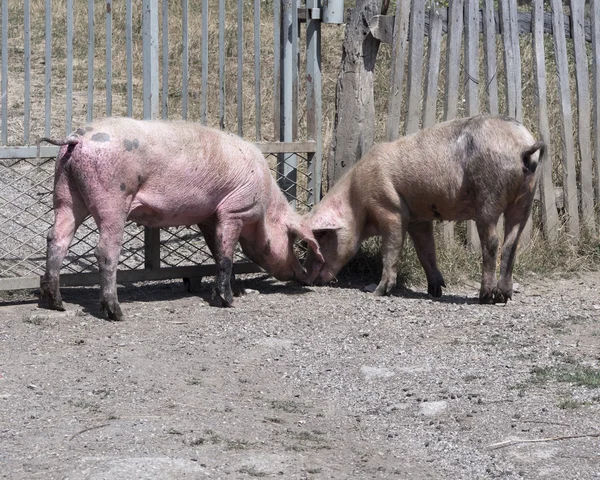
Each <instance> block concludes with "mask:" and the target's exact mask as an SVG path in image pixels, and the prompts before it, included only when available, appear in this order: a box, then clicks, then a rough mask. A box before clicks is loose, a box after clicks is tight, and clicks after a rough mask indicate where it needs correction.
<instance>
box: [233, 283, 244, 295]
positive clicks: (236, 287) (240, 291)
mask: <svg viewBox="0 0 600 480" xmlns="http://www.w3.org/2000/svg"><path fill="white" fill-rule="evenodd" d="M231 289H232V290H233V296H234V297H243V296H244V295H246V289H245V288H244V287H240V286H239V285H232V286H231Z"/></svg>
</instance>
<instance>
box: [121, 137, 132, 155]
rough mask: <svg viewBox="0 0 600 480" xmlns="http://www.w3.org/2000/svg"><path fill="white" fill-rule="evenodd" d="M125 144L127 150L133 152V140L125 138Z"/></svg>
mask: <svg viewBox="0 0 600 480" xmlns="http://www.w3.org/2000/svg"><path fill="white" fill-rule="evenodd" d="M123 145H124V146H125V150H127V151H128V152H131V151H132V150H133V142H132V141H131V140H129V139H127V138H126V139H125V140H123Z"/></svg>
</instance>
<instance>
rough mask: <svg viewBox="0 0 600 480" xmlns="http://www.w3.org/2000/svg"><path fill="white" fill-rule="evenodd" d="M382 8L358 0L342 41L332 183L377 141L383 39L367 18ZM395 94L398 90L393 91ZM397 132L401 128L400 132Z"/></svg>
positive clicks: (377, 1)
mask: <svg viewBox="0 0 600 480" xmlns="http://www.w3.org/2000/svg"><path fill="white" fill-rule="evenodd" d="M380 8H381V2H380V0H358V1H357V2H356V8H354V9H351V10H350V11H349V15H348V21H347V23H346V33H345V36H344V42H343V44H342V51H343V53H342V64H341V69H340V74H339V76H338V80H337V83H336V97H335V109H336V110H335V111H336V116H335V125H334V136H333V139H332V147H331V153H332V154H331V156H330V160H329V162H327V176H328V180H329V187H331V186H332V185H333V184H334V183H335V182H336V180H338V179H339V178H340V177H341V176H342V175H343V174H344V173H345V172H346V171H347V170H349V169H350V168H351V167H352V165H354V163H355V162H356V161H357V160H358V159H359V158H360V157H362V155H363V154H364V153H365V152H366V151H367V150H368V149H369V148H370V147H371V146H372V145H373V142H374V141H375V97H374V89H373V84H374V70H375V61H376V58H377V52H378V51H379V45H380V42H379V41H378V40H375V38H373V37H372V36H371V35H370V33H369V30H368V25H367V19H368V18H371V17H372V16H373V15H374V14H375V13H379V12H377V11H378V10H379V9H380ZM391 96H392V97H394V93H393V92H392V93H391ZM396 135H397V132H396Z"/></svg>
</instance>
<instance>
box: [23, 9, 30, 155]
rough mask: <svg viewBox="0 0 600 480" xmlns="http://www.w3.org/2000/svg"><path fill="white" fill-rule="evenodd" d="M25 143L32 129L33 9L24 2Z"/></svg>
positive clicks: (27, 141)
mask: <svg viewBox="0 0 600 480" xmlns="http://www.w3.org/2000/svg"><path fill="white" fill-rule="evenodd" d="M23 10H24V11H23V63H24V65H23V142H24V143H25V144H28V143H29V130H30V128H31V125H30V122H31V31H30V27H31V8H30V2H29V0H25V1H24V2H23Z"/></svg>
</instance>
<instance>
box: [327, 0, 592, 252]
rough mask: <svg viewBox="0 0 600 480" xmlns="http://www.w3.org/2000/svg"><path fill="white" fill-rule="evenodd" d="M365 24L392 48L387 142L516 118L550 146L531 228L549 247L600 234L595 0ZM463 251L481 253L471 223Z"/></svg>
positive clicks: (423, 9) (461, 2)
mask: <svg viewBox="0 0 600 480" xmlns="http://www.w3.org/2000/svg"><path fill="white" fill-rule="evenodd" d="M362 3H365V2H362ZM436 3H437V4H438V6H436V5H435V4H436ZM445 3H447V6H439V4H445ZM564 3H567V2H564ZM359 4H361V2H360V1H359V2H357V8H359ZM367 20H368V24H369V31H370V33H371V35H372V36H373V37H374V39H375V40H379V41H381V42H382V43H388V44H391V46H392V62H391V78H390V89H389V92H385V94H386V95H389V97H388V112H387V113H388V116H387V123H386V133H385V136H386V138H387V139H389V140H391V139H394V138H396V137H397V136H398V135H401V134H410V133H412V132H415V131H416V130H418V129H419V128H424V127H427V126H430V125H432V124H434V123H436V122H439V121H443V120H450V119H452V118H455V117H457V116H470V115H475V114H477V113H483V112H490V113H504V114H507V115H509V116H511V117H514V118H516V119H517V120H519V121H522V122H523V123H524V124H525V125H526V126H527V127H528V128H530V129H531V130H532V132H533V133H534V135H537V136H538V137H539V138H541V139H543V140H544V141H545V142H546V144H547V145H548V150H547V159H546V161H545V162H544V167H543V171H542V178H541V181H540V195H539V203H537V202H536V205H537V206H539V209H538V208H537V207H536V211H537V212H538V214H536V216H535V222H534V224H535V227H536V228H540V229H541V230H542V232H543V234H544V236H545V237H546V238H548V239H549V240H551V241H555V240H556V239H557V238H558V236H559V234H563V233H564V234H567V235H569V236H570V238H571V239H572V240H573V241H574V242H576V241H577V240H578V239H579V238H580V235H581V234H582V233H583V231H589V232H596V231H597V228H598V225H599V223H600V222H599V218H598V211H599V208H598V205H600V127H599V123H598V122H599V121H600V101H599V96H600V59H599V55H600V0H590V1H589V3H586V2H584V1H583V0H570V2H569V4H568V5H564V4H563V1H562V0H546V1H544V0H532V1H531V2H530V4H529V5H527V6H521V7H517V0H481V1H480V0H449V1H448V2H439V1H438V2H435V1H428V0H426V1H424V0H397V5H396V12H395V15H374V16H368V17H367ZM361 40H362V39H361ZM376 93H377V92H376ZM571 98H574V99H575V101H574V103H572V102H571ZM334 162H335V159H334ZM553 166H554V168H553ZM330 172H331V169H330ZM531 224H532V222H530V225H529V227H528V230H527V231H526V232H525V238H528V237H530V236H531ZM444 236H445V238H446V239H447V240H450V241H451V240H452V239H453V238H454V232H453V224H447V225H446V224H445V225H444ZM467 242H468V244H470V245H471V246H476V245H478V238H477V234H476V229H475V228H474V224H473V222H469V223H468V225H467Z"/></svg>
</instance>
